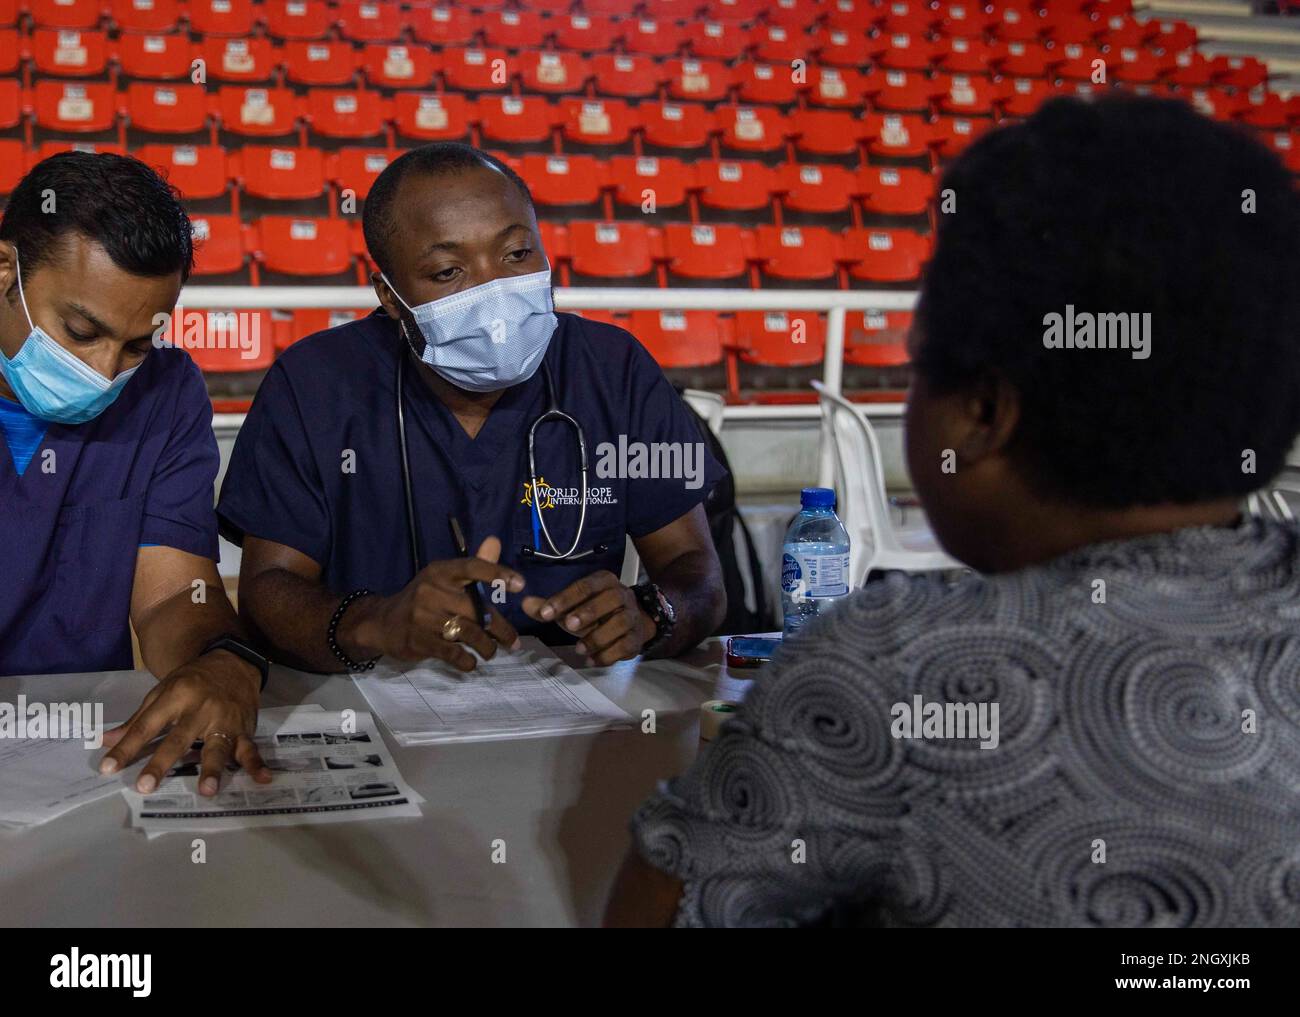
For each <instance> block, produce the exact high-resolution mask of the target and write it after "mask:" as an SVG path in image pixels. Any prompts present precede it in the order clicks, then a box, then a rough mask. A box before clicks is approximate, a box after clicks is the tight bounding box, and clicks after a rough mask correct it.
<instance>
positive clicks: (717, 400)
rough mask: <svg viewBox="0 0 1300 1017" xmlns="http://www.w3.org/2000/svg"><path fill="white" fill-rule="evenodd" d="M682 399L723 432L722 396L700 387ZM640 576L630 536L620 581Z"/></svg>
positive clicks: (632, 582)
mask: <svg viewBox="0 0 1300 1017" xmlns="http://www.w3.org/2000/svg"><path fill="white" fill-rule="evenodd" d="M682 399H684V400H685V401H686V404H687V405H688V406H690V408H691V409H693V410H694V411H695V412H696V413H698V414H699V415H700V416H701V417H703V418H704V419H705V421H706V422H707V423H708V425H709V430H710V431H712V432H713V434H714V437H717V436H718V435H720V434H721V433H722V410H723V407H724V406H726V402H725V401H724V400H723V398H722V396H720V395H718V394H717V393H716V392H705V391H704V390H703V389H699V388H687V389H683V390H682ZM639 578H641V556H640V555H639V554H637V552H636V545H635V544H634V543H632V538H631V537H628V538H627V544H626V546H625V547H624V549H623V571H622V574H621V575H619V577H618V581H619V582H620V583H622V584H623V585H624V586H635V585H636V581H637V580H638V579H639Z"/></svg>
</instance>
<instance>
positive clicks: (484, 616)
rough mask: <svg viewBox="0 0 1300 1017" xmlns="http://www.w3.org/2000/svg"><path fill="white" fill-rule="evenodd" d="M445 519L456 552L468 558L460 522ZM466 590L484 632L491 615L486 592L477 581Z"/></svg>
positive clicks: (449, 518) (454, 519) (467, 546)
mask: <svg viewBox="0 0 1300 1017" xmlns="http://www.w3.org/2000/svg"><path fill="white" fill-rule="evenodd" d="M447 519H448V521H449V522H450V523H451V535H452V537H453V538H454V539H455V541H456V550H457V552H458V553H459V554H460V555H461V557H463V558H468V557H469V556H470V554H469V545H468V544H467V543H465V531H464V530H462V529H461V528H460V520H458V519H457V518H456V517H455V516H450V515H449V516H448V517H447ZM466 589H467V590H468V591H469V599H470V603H472V604H473V605H474V614H475V615H476V620H477V621H478V623H479V624H480V625H481V626H482V627H483V631H484V632H486V631H487V630H488V628H489V627H490V626H491V624H492V614H491V612H490V611H489V609H488V606H487V605H488V602H489V598H488V595H487V591H486V590H484V589H483V584H482V583H481V582H478V581H477V580H476V581H474V582H472V583H470V584H469V586H467V587H466Z"/></svg>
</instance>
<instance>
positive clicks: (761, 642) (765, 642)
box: [727, 636, 781, 667]
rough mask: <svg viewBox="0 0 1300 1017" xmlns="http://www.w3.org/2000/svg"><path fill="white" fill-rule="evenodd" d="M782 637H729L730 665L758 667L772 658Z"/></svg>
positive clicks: (728, 655) (728, 662)
mask: <svg viewBox="0 0 1300 1017" xmlns="http://www.w3.org/2000/svg"><path fill="white" fill-rule="evenodd" d="M780 645H781V637H780V636H777V637H776V638H775V639H773V638H771V637H769V636H731V637H730V638H728V639H727V666H728V667H758V666H759V665H760V664H766V663H767V662H768V661H769V660H771V659H772V654H773V653H775V652H776V648H777V647H778V646H780Z"/></svg>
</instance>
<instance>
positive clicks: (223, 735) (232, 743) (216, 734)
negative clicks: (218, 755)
mask: <svg viewBox="0 0 1300 1017" xmlns="http://www.w3.org/2000/svg"><path fill="white" fill-rule="evenodd" d="M212 738H224V739H225V740H226V744H227V745H229V746H230V747H231V748H232V749H233V748H234V747H235V739H234V738H232V737H230V735H228V734H226V732H224V731H209V732H208V733H207V734H205V735H204V736H203V741H204V742H207V741H209V740H210V739H212Z"/></svg>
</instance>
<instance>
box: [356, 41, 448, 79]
mask: <svg viewBox="0 0 1300 1017" xmlns="http://www.w3.org/2000/svg"><path fill="white" fill-rule="evenodd" d="M361 67H362V69H363V70H364V71H365V75H366V81H367V82H369V83H370V84H371V85H375V86H378V87H381V88H428V87H429V86H430V85H432V84H433V76H434V74H435V73H436V72H437V70H438V63H437V61H436V60H435V59H434V56H433V53H432V52H431V51H430V50H429V49H427V48H426V47H424V46H390V45H387V44H385V43H382V42H374V43H371V44H370V45H369V46H367V47H366V48H365V49H364V50H363V51H362V55H361Z"/></svg>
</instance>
